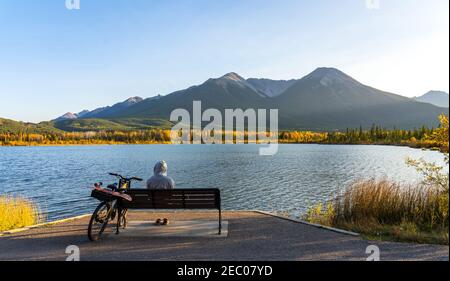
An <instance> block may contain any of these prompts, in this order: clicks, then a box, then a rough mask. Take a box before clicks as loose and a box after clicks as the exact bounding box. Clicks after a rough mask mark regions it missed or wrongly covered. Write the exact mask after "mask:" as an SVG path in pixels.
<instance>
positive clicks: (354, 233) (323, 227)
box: [253, 210, 361, 236]
mask: <svg viewBox="0 0 450 281" xmlns="http://www.w3.org/2000/svg"><path fill="white" fill-rule="evenodd" d="M253 212H256V213H260V214H263V215H268V216H272V217H276V218H279V219H284V220H288V221H292V222H296V223H301V224H305V225H309V226H313V227H317V228H321V229H326V230H330V231H334V232H338V233H341V234H346V235H351V236H361V235H360V234H359V233H356V232H351V231H347V230H343V229H339V228H334V227H330V226H324V225H320V224H315V223H310V222H306V221H303V220H297V219H292V218H288V217H284V216H280V215H277V214H274V213H269V212H266V211H260V210H255V211H253Z"/></svg>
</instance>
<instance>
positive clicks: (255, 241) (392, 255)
mask: <svg viewBox="0 0 450 281" xmlns="http://www.w3.org/2000/svg"><path fill="white" fill-rule="evenodd" d="M159 217H169V218H171V219H172V220H214V219H217V214H216V213H214V212H207V213H197V212H175V213H169V214H163V213H152V212H133V213H131V214H130V219H131V220H154V219H156V218H159ZM224 219H225V220H227V221H228V222H229V228H228V230H229V233H228V236H227V237H223V238H204V237H202V238H199V237H185V238H176V237H115V238H106V239H104V240H102V241H100V242H96V243H92V242H89V241H88V239H87V236H86V229H87V224H88V218H83V219H79V220H75V221H72V222H67V223H62V224H57V225H53V226H47V227H41V228H36V229H31V230H28V231H25V232H20V233H17V234H12V235H7V236H4V237H0V260H65V258H66V257H67V255H66V254H65V249H66V247H67V246H68V245H77V246H79V247H80V250H81V259H82V260H117V261H122V260H127V261H128V260H183V261H185V260H200V261H201V260H221V261H252V260H257V261H270V260H281V261H286V260H298V261H300V260H365V259H366V258H367V254H366V253H365V252H366V248H367V246H369V245H372V244H375V245H378V246H379V248H380V250H381V260H447V261H448V259H449V248H448V247H447V246H436V245H415V244H404V243H388V242H370V241H364V240H363V239H362V238H359V237H354V236H350V235H345V234H341V233H336V232H333V231H329V230H325V229H320V228H316V227H313V226H308V225H304V224H300V223H296V222H292V221H288V220H284V219H280V218H276V217H273V216H269V215H265V214H260V213H256V212H225V213H224Z"/></svg>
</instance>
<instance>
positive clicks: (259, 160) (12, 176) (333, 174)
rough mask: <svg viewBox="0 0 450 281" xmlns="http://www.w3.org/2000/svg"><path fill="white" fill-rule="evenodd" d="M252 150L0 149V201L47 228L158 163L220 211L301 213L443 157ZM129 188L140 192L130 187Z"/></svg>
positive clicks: (331, 149) (392, 151) (412, 174)
mask: <svg viewBox="0 0 450 281" xmlns="http://www.w3.org/2000/svg"><path fill="white" fill-rule="evenodd" d="M258 149H259V146H257V145H123V146H60V147H0V194H10V195H19V194H20V195H23V196H26V197H28V198H32V199H33V200H34V201H36V202H37V203H39V205H40V208H41V209H42V211H43V212H45V213H47V218H48V220H55V219H60V218H65V217H70V216H74V215H80V214H85V213H91V212H93V210H94V208H95V206H96V205H97V204H98V202H97V201H96V200H94V199H92V198H90V190H89V189H88V187H90V186H92V185H93V183H95V182H98V181H102V182H103V183H104V184H105V185H106V184H109V183H112V182H114V181H115V179H114V178H112V177H110V176H109V175H108V172H116V173H120V174H123V175H126V176H137V177H142V178H144V179H147V178H149V177H150V176H151V174H152V171H153V165H154V163H155V162H157V161H158V160H166V161H167V162H168V165H169V176H171V177H173V178H174V180H175V182H176V185H177V187H180V188H194V187H198V188H208V187H217V188H220V189H221V190H222V205H223V207H224V209H260V210H266V211H274V210H277V211H287V212H290V213H291V214H292V215H299V214H301V213H303V212H304V211H305V210H306V209H307V208H308V206H311V205H312V204H314V203H317V202H320V201H324V200H326V199H329V198H331V197H332V196H333V195H334V194H336V191H337V190H338V189H339V188H340V189H342V188H343V187H345V186H346V185H348V184H349V183H351V182H353V181H355V180H357V179H361V178H369V177H376V178H381V177H387V178H390V179H393V180H397V181H401V182H405V183H415V182H419V181H420V180H421V178H420V177H419V175H418V174H417V172H416V171H415V170H414V169H413V168H410V167H407V166H406V164H405V159H406V157H408V156H410V157H413V158H420V157H423V158H425V159H426V160H428V161H434V162H437V163H440V164H443V155H442V154H440V153H439V152H435V151H422V150H419V149H411V148H407V147H395V146H356V145H355V146H354V145H309V144H292V145H288V144H286V145H280V147H279V152H278V154H276V155H275V156H259V154H258ZM134 187H136V188H142V187H144V183H137V184H135V185H134Z"/></svg>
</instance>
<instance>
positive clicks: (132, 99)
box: [125, 97, 144, 103]
mask: <svg viewBox="0 0 450 281" xmlns="http://www.w3.org/2000/svg"><path fill="white" fill-rule="evenodd" d="M143 100H144V99H143V98H141V97H131V98H128V99H127V100H125V103H138V102H141V101H143Z"/></svg>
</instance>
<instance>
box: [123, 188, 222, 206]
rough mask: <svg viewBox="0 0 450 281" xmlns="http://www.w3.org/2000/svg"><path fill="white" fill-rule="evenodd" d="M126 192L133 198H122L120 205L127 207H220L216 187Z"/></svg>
mask: <svg viewBox="0 0 450 281" xmlns="http://www.w3.org/2000/svg"><path fill="white" fill-rule="evenodd" d="M126 194H128V195H130V196H131V198H132V199H133V200H132V201H131V202H127V201H125V200H122V202H121V206H122V207H123V208H128V209H218V210H220V209H221V206H220V190H219V189H216V188H209V189H171V190H149V189H131V190H129V191H127V193H126Z"/></svg>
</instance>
